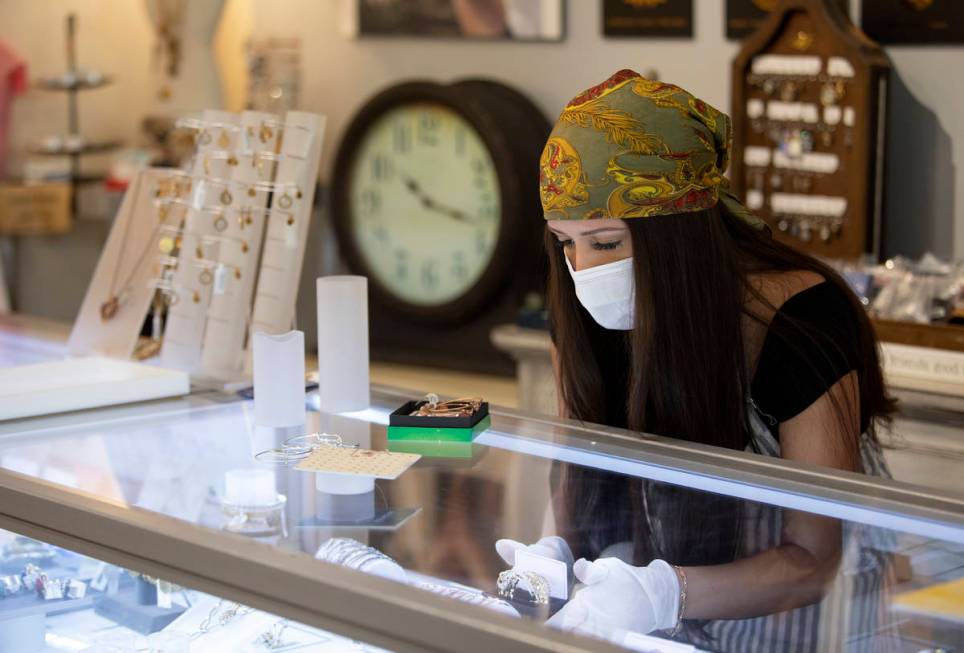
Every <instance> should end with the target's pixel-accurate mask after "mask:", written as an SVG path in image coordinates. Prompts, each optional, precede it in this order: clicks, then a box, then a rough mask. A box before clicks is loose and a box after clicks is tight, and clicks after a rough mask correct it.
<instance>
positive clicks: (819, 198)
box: [731, 0, 890, 259]
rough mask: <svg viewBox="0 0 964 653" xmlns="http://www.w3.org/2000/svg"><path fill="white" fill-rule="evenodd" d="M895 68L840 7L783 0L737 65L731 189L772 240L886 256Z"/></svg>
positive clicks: (820, 0) (821, 0) (827, 0)
mask: <svg viewBox="0 0 964 653" xmlns="http://www.w3.org/2000/svg"><path fill="white" fill-rule="evenodd" d="M889 72H890V62H889V61H888V59H887V57H886V55H885V54H884V52H883V50H882V49H881V48H880V47H879V46H878V45H877V44H875V43H874V42H872V41H871V40H870V39H868V38H867V37H866V35H864V34H863V33H862V32H860V30H859V29H858V28H857V27H856V26H854V24H853V23H852V22H851V21H850V19H849V18H848V17H847V15H846V13H845V12H844V11H843V10H842V9H841V7H840V5H839V4H838V3H837V2H836V1H835V0H781V2H780V4H779V5H778V6H777V7H776V8H775V9H774V10H773V12H772V13H771V14H770V16H769V18H768V19H767V20H766V22H765V23H764V24H763V25H762V26H761V27H760V29H759V30H758V31H757V32H756V33H755V34H754V35H753V36H751V37H750V38H749V39H748V40H747V41H746V42H745V44H744V46H743V48H742V49H741V51H740V53H739V55H738V56H737V57H736V59H735V60H734V62H733V68H732V85H733V89H732V95H731V97H732V98H733V106H732V111H731V115H732V116H733V126H734V137H735V147H734V154H733V169H732V170H733V172H732V176H733V187H734V189H735V190H736V192H737V193H738V194H739V195H741V196H742V197H743V198H744V199H745V201H746V205H747V207H748V208H750V209H751V210H752V211H753V212H754V213H756V214H757V215H759V216H760V217H761V218H763V219H764V220H766V221H767V223H768V224H769V225H770V226H771V228H772V229H773V232H774V235H775V237H776V238H777V239H778V240H780V241H782V242H785V243H787V244H790V245H791V246H794V247H797V248H798V249H802V250H805V251H807V252H810V253H812V254H816V255H819V256H825V257H831V258H843V259H854V258H858V257H860V256H861V255H863V254H865V253H870V254H872V255H873V256H875V257H879V256H880V252H881V247H882V238H883V233H882V229H881V222H882V214H883V186H882V184H883V173H884V170H883V168H884V141H885V138H884V136H885V133H884V131H885V127H886V115H885V114H886V107H887V84H888V80H889Z"/></svg>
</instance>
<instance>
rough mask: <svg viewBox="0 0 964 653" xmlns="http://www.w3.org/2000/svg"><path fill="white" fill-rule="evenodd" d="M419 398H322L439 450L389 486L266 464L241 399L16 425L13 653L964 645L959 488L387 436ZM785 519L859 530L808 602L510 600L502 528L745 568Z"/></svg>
mask: <svg viewBox="0 0 964 653" xmlns="http://www.w3.org/2000/svg"><path fill="white" fill-rule="evenodd" d="M409 399H413V397H410V396H407V395H405V394H403V393H400V392H397V391H394V390H391V389H387V388H377V387H376V388H374V389H373V393H372V402H371V406H370V407H369V409H367V410H365V411H361V412H356V413H346V414H340V415H332V414H325V413H321V412H319V411H317V410H316V409H315V408H314V407H313V406H316V405H317V396H316V395H313V394H311V393H309V394H308V406H307V408H308V415H309V424H308V430H309V431H310V432H313V431H317V432H327V433H337V434H338V435H340V436H341V438H342V441H343V443H344V444H345V445H348V446H352V445H357V446H358V447H360V448H361V449H366V450H367V449H371V450H385V449H387V450H391V451H404V452H408V453H416V454H419V455H420V458H419V459H418V461H417V462H416V463H415V464H414V465H413V466H412V467H410V468H409V469H408V470H407V471H405V472H404V473H402V474H401V475H400V476H399V477H397V478H395V479H394V480H385V479H375V478H373V477H358V476H355V477H344V476H339V475H334V474H326V473H314V472H304V471H300V470H298V469H295V468H294V467H293V466H291V465H287V464H274V463H263V462H256V461H255V459H254V455H255V454H257V453H259V452H261V451H264V450H266V449H270V448H272V447H274V446H277V445H278V444H279V443H280V441H281V439H282V438H284V437H290V434H287V435H285V436H280V435H279V436H275V435H273V434H272V433H270V432H267V433H266V432H265V431H263V430H260V429H256V428H255V427H254V419H253V417H254V415H253V414H254V410H253V402H251V401H249V400H246V399H243V398H241V397H238V396H234V395H224V394H220V393H199V394H194V395H191V396H189V397H186V398H183V399H176V400H163V401H155V402H148V403H142V404H137V405H130V406H123V407H115V408H111V409H102V410H91V411H84V412H79V413H70V414H63V415H53V416H48V417H42V418H33V419H25V420H17V421H6V422H0V528H2V529H5V530H4V531H3V532H2V533H0V653H8V652H9V651H17V653H26V652H28V651H82V650H90V651H99V650H103V651H115V650H140V651H153V650H157V651H168V650H170V651H182V650H190V651H192V652H194V653H197V652H198V651H219V652H220V651H245V652H246V651H263V650H276V651H289V650H298V651H319V652H322V651H353V650H377V649H387V650H391V651H399V652H401V651H452V650H457V651H493V650H498V651H500V652H510V651H577V650H595V651H607V650H614V651H615V650H626V649H631V650H638V651H674V652H675V651H680V652H683V651H740V652H741V653H742V652H743V651H755V650H760V651H784V650H785V651H923V650H946V651H962V650H964V498H962V497H960V496H953V495H951V494H948V493H943V494H941V493H937V492H933V491H928V490H923V489H921V488H918V487H915V486H909V485H905V484H900V483H895V482H892V481H887V480H881V479H874V478H870V477H865V476H862V475H858V474H851V473H844V472H837V471H831V470H827V469H824V468H819V467H815V466H814V467H809V466H806V465H802V464H799V463H790V462H787V461H784V460H782V459H779V458H767V457H763V456H757V455H753V454H749V453H744V452H734V451H728V450H721V449H716V448H713V447H706V446H700V445H693V444H690V443H685V442H680V441H675V440H672V439H667V438H660V437H653V436H646V435H642V436H641V435H639V434H634V433H629V432H626V431H620V430H617V429H609V428H603V427H596V426H592V425H581V424H578V423H575V422H567V421H563V420H553V419H543V418H536V417H532V416H528V415H525V414H521V413H517V412H513V411H508V410H502V409H498V408H495V407H493V408H492V409H491V425H490V426H489V427H488V428H487V429H486V430H485V431H483V432H482V433H481V434H479V435H478V436H477V437H476V438H475V440H474V441H473V442H461V443H460V442H450V443H417V442H396V441H394V440H388V439H387V435H386V431H387V428H386V425H387V423H388V415H389V414H390V413H391V412H392V411H393V410H395V409H396V408H398V407H399V406H400V405H402V404H403V403H405V402H406V401H407V400H409ZM641 515H645V517H646V518H645V519H641V518H640V516H641ZM801 520H802V521H801ZM808 520H809V521H808ZM789 523H797V524H799V523H808V524H811V525H815V527H817V528H821V529H829V532H832V533H836V535H835V537H837V538H838V539H839V543H840V545H839V547H837V548H835V550H834V551H833V553H832V554H831V556H830V557H831V559H830V560H829V561H828V564H827V565H825V567H824V574H823V575H822V576H821V577H820V579H819V581H818V582H816V583H815V585H814V588H813V591H810V592H801V591H799V588H798V587H797V588H791V587H786V588H783V589H781V588H780V587H776V589H774V587H773V586H765V585H766V583H765V579H764V578H762V576H761V577H760V578H756V577H754V575H753V574H750V575H749V576H747V575H744V576H742V577H738V576H734V577H733V578H734V579H736V578H742V580H739V581H737V580H733V581H731V582H730V584H728V585H727V584H724V585H723V586H722V587H719V588H718V589H717V590H716V591H717V592H719V593H720V594H723V595H730V596H733V597H738V596H741V595H746V594H751V593H754V592H769V593H770V594H771V595H772V596H773V600H772V606H771V607H769V608H767V609H764V610H762V611H758V613H756V614H748V615H734V616H728V617H727V618H718V619H703V620H699V621H696V620H692V619H688V620H684V622H683V628H682V629H681V630H680V631H679V632H678V633H676V634H675V635H674V634H671V633H670V632H668V631H667V630H661V631H654V632H650V633H637V632H632V631H629V630H622V629H614V630H612V631H611V632H594V633H593V634H594V635H595V636H594V637H586V636H584V634H578V633H573V632H564V631H560V630H558V629H555V628H548V627H546V626H545V625H544V622H546V620H547V617H549V616H550V615H551V614H552V613H554V612H555V611H556V610H557V609H559V607H560V606H561V605H563V604H564V603H565V601H564V600H560V599H556V598H552V600H549V601H548V602H546V601H543V600H541V597H540V596H539V594H540V592H539V591H538V588H537V587H534V586H530V587H523V588H521V589H520V591H519V592H515V593H513V592H511V591H510V592H508V593H506V592H505V587H503V588H501V591H500V587H499V582H498V579H499V576H500V573H501V572H503V571H505V570H506V569H507V568H508V567H509V565H508V564H506V562H505V561H504V560H503V558H502V557H500V555H499V553H498V552H497V550H496V542H497V541H498V540H500V539H502V538H511V539H513V540H517V541H519V542H523V543H532V542H536V541H538V540H539V539H540V538H541V537H543V536H545V535H549V534H557V535H560V536H562V537H563V538H564V540H565V541H566V542H567V543H568V546H569V547H571V550H572V553H573V554H574V556H575V557H576V558H579V557H587V558H589V559H595V558H599V557H614V558H621V559H623V560H625V561H626V562H628V563H630V564H634V565H645V564H647V563H648V562H649V561H650V560H652V559H653V558H660V559H665V560H667V561H668V562H670V563H672V564H678V565H681V566H684V567H687V568H692V567H695V566H698V565H700V564H715V565H721V566H722V567H725V566H726V565H731V566H732V565H739V564H741V563H742V562H745V561H747V560H750V559H751V558H753V557H754V556H759V555H760V554H761V553H764V554H765V552H766V551H767V550H768V549H769V548H773V547H779V546H780V545H781V533H782V532H784V531H783V529H784V528H785V527H786V525H787V524H789ZM834 529H836V530H834ZM159 579H160V580H159ZM567 589H568V588H567ZM691 589H692V588H691ZM526 590H529V591H526ZM615 598H616V600H617V603H618V602H619V601H620V597H618V596H617V597H615ZM626 600H627V601H631V600H634V599H632V598H631V595H629V596H628V598H627V599H626ZM690 600H691V601H692V600H693V598H692V596H691V597H690ZM232 611H233V612H232ZM4 624H7V627H8V628H11V630H8V631H7V632H16V633H21V634H22V636H23V637H24V640H23V642H19V640H18V643H17V644H16V645H13V644H10V642H13V641H15V640H13V639H8V637H11V638H12V637H13V635H6V634H5V633H4V627H5V626H4ZM205 624H207V625H205ZM212 624H216V626H212ZM205 628H206V629H208V630H209V632H202V631H204V630H205ZM31 629H32V630H31ZM38 629H39V630H38ZM199 632H200V634H199ZM38 633H39V635H38ZM18 636H20V635H18ZM115 636H116V638H118V639H119V640H120V641H122V642H127V643H126V644H124V643H122V644H121V645H120V648H118V645H117V644H116V643H115V642H114V640H113V639H111V638H112V637H115ZM185 636H186V637H187V640H188V641H189V648H184V647H183V642H184V637H185ZM38 637H39V638H40V639H38ZM151 637H153V638H154V639H153V640H152V639H151ZM272 637H274V639H272ZM131 638H133V639H131ZM132 642H133V643H132ZM165 642H169V643H165ZM111 646H113V647H114V648H111ZM125 646H126V647H128V648H124V647H125ZM151 646H154V647H155V648H151ZM163 646H167V647H168V648H163ZM178 646H181V648H177V647H178ZM11 647H12V648H11ZM31 647H32V648H31ZM97 647H100V648H97Z"/></svg>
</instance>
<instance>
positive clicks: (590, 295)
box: [563, 256, 636, 331]
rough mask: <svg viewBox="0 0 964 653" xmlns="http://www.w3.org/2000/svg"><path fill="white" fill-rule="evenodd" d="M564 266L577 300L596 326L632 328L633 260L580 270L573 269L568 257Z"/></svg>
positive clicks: (633, 301) (622, 329) (634, 290)
mask: <svg viewBox="0 0 964 653" xmlns="http://www.w3.org/2000/svg"><path fill="white" fill-rule="evenodd" d="M563 258H564V259H566V267H567V268H569V274H570V275H571V276H572V281H573V283H574V284H576V297H577V298H579V302H580V303H581V304H582V305H583V307H585V309H586V310H587V311H589V314H590V315H592V318H593V319H594V320H596V323H597V324H599V326H601V327H604V328H606V329H615V330H619V331H629V330H630V329H632V328H633V325H634V323H635V322H634V314H635V312H636V311H635V305H636V284H635V281H634V279H633V258H632V257H631V256H630V257H628V258H624V259H620V260H618V261H614V262H613V263H606V264H605V265H597V266H595V267H591V268H587V269H585V270H579V271H578V272H577V271H575V270H573V269H572V265H571V264H570V263H569V257H568V256H563Z"/></svg>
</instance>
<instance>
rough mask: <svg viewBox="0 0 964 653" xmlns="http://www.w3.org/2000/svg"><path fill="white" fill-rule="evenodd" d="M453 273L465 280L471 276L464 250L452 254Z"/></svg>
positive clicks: (457, 277) (460, 279)
mask: <svg viewBox="0 0 964 653" xmlns="http://www.w3.org/2000/svg"><path fill="white" fill-rule="evenodd" d="M452 275H453V276H454V277H455V278H456V279H458V280H459V281H464V280H465V278H466V277H468V276H469V268H468V267H467V266H466V265H465V256H464V255H463V254H462V252H455V253H454V254H453V255H452Z"/></svg>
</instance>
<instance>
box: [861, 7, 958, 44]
mask: <svg viewBox="0 0 964 653" xmlns="http://www.w3.org/2000/svg"><path fill="white" fill-rule="evenodd" d="M860 15H861V19H860V22H861V27H863V30H864V31H865V32H866V33H867V35H868V36H870V38H872V39H874V40H875V41H878V42H880V43H907V44H911V43H964V2H962V1H961V0H863V1H862V2H861V10H860Z"/></svg>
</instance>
